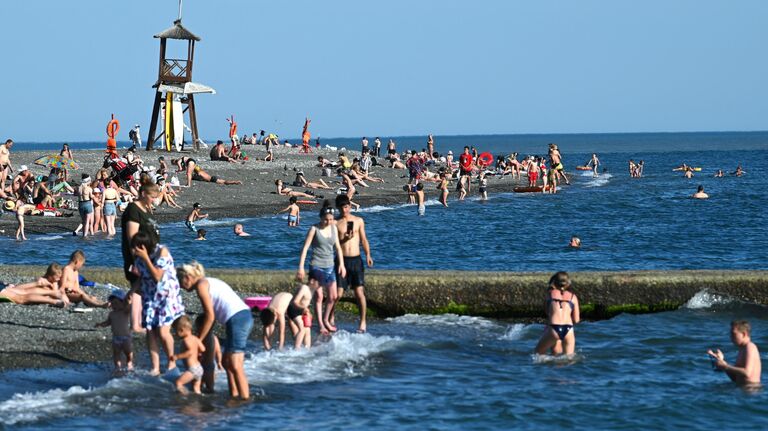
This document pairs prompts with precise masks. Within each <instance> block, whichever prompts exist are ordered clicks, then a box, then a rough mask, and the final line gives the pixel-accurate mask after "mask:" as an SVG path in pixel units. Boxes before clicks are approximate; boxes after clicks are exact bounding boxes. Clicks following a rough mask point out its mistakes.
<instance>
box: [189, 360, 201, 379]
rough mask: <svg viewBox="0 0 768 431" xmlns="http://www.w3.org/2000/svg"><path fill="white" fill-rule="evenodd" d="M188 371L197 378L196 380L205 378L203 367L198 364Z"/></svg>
mask: <svg viewBox="0 0 768 431" xmlns="http://www.w3.org/2000/svg"><path fill="white" fill-rule="evenodd" d="M187 371H189V372H190V373H192V376H193V377H194V378H195V380H200V379H202V378H203V366H202V365H200V364H197V365H195V366H193V367H189V368H188V369H187Z"/></svg>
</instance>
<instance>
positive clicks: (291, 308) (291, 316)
mask: <svg viewBox="0 0 768 431" xmlns="http://www.w3.org/2000/svg"><path fill="white" fill-rule="evenodd" d="M285 314H286V316H288V320H295V319H296V318H297V317H301V316H302V315H303V314H304V309H303V308H301V307H299V306H298V305H296V304H295V303H294V302H293V301H291V303H290V304H288V310H286V312H285Z"/></svg>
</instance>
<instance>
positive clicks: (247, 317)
mask: <svg viewBox="0 0 768 431" xmlns="http://www.w3.org/2000/svg"><path fill="white" fill-rule="evenodd" d="M224 326H226V333H227V340H226V342H225V343H224V352H225V353H245V344H246V343H247V342H248V336H249V335H251V328H253V317H252V316H251V310H242V311H239V312H237V313H236V314H235V315H234V316H232V317H230V318H229V320H227V323H226V324H225V325H224Z"/></svg>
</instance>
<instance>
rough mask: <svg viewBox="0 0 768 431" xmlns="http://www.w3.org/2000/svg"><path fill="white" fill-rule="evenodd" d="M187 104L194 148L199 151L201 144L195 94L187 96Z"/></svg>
mask: <svg viewBox="0 0 768 431" xmlns="http://www.w3.org/2000/svg"><path fill="white" fill-rule="evenodd" d="M187 106H188V109H189V128H190V129H192V148H193V149H194V150H195V151H199V150H200V144H199V143H198V140H197V115H196V114H195V97H194V95H193V94H190V95H188V96H187Z"/></svg>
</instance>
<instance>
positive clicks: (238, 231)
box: [232, 223, 251, 236]
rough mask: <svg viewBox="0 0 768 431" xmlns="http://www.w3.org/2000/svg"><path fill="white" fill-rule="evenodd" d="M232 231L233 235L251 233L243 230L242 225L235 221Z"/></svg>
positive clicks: (247, 234)
mask: <svg viewBox="0 0 768 431" xmlns="http://www.w3.org/2000/svg"><path fill="white" fill-rule="evenodd" d="M232 231H233V232H234V234H235V236H251V234H249V233H248V232H246V231H244V230H243V225H241V224H240V223H237V224H236V225H235V226H234V228H232Z"/></svg>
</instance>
